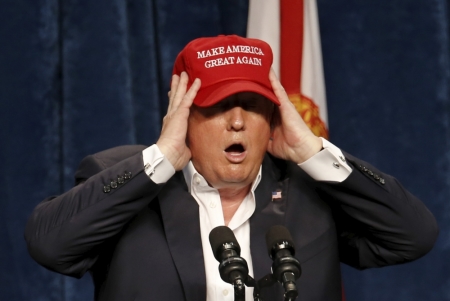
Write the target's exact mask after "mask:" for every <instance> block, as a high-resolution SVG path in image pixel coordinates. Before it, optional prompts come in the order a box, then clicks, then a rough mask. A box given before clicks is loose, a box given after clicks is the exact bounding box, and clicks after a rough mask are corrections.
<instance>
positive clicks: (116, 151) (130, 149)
mask: <svg viewBox="0 0 450 301" xmlns="http://www.w3.org/2000/svg"><path fill="white" fill-rule="evenodd" d="M145 148H147V146H145V145H121V146H116V147H113V148H109V149H106V150H103V151H100V152H98V153H95V154H92V155H88V156H86V157H84V158H83V160H81V162H80V164H79V165H78V168H77V171H76V172H75V185H78V184H79V183H81V182H83V181H85V180H86V179H88V178H89V177H91V176H92V175H95V174H97V173H99V172H100V171H102V170H104V169H106V168H108V167H111V166H113V165H114V164H116V163H118V162H120V161H122V160H125V159H127V158H129V157H131V156H134V155H136V154H137V153H140V152H142V151H143V150H144V149H145Z"/></svg>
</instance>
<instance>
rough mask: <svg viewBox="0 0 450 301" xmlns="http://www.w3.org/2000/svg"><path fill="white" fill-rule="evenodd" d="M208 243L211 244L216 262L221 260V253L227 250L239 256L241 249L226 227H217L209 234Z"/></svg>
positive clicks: (231, 232)
mask: <svg viewBox="0 0 450 301" xmlns="http://www.w3.org/2000/svg"><path fill="white" fill-rule="evenodd" d="M209 243H210V244H211V248H212V251H213V253H214V257H215V258H216V259H217V261H219V262H220V261H221V260H222V256H221V255H222V252H223V251H224V250H227V249H232V250H235V251H236V253H237V255H238V256H239V255H240V254H241V247H240V246H239V243H238V242H237V239H236V237H235V236H234V233H233V231H232V230H231V229H230V228H228V227H227V226H218V227H215V228H214V229H212V230H211V232H210V233H209Z"/></svg>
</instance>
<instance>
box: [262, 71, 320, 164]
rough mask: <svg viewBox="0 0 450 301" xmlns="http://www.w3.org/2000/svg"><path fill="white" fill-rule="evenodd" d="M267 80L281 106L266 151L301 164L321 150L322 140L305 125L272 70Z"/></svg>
mask: <svg viewBox="0 0 450 301" xmlns="http://www.w3.org/2000/svg"><path fill="white" fill-rule="evenodd" d="M269 79H270V83H271V84H272V89H273V91H274V93H275V95H276V96H277V98H278V100H279V101H280V103H281V105H280V106H279V107H278V109H279V115H275V119H276V120H275V122H274V128H273V130H272V138H271V140H270V141H269V145H268V147H267V151H268V152H269V153H271V154H272V155H274V156H275V157H278V158H281V159H284V160H290V161H293V162H295V163H297V164H300V163H303V162H305V161H306V160H308V159H309V158H311V157H312V156H313V155H315V154H316V153H318V152H319V151H320V150H321V149H322V140H321V139H320V138H319V137H317V136H316V135H314V134H313V133H312V132H311V130H310V129H309V128H308V126H307V125H306V124H305V122H304V121H303V119H302V117H301V116H300V114H299V113H298V112H297V110H296V109H295V106H294V105H293V104H292V103H291V102H290V100H289V98H288V96H287V94H286V91H285V90H284V88H283V86H282V85H281V83H280V81H279V80H278V78H277V77H276V75H275V72H274V71H273V70H270V74H269Z"/></svg>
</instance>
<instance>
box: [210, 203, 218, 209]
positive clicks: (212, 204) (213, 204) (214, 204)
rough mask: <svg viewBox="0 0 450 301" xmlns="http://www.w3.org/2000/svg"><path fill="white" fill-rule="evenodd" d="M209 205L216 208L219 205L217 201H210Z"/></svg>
mask: <svg viewBox="0 0 450 301" xmlns="http://www.w3.org/2000/svg"><path fill="white" fill-rule="evenodd" d="M209 207H210V208H213V209H214V208H216V207H217V205H216V203H215V202H211V203H209Z"/></svg>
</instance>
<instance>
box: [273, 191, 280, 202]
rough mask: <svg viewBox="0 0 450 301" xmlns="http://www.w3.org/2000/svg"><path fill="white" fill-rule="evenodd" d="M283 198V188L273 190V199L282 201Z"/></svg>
mask: <svg viewBox="0 0 450 301" xmlns="http://www.w3.org/2000/svg"><path fill="white" fill-rule="evenodd" d="M280 200H281V190H279V189H277V190H275V191H272V201H280Z"/></svg>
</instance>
